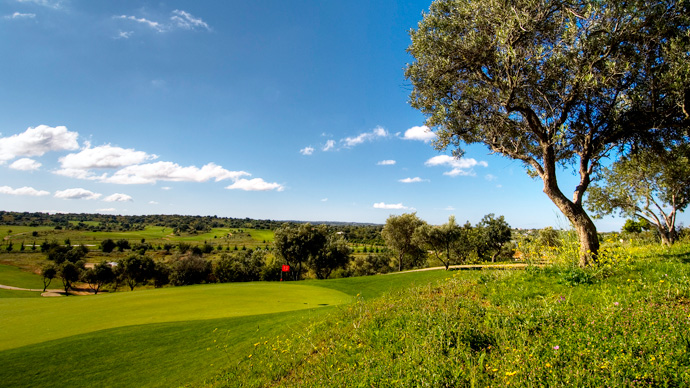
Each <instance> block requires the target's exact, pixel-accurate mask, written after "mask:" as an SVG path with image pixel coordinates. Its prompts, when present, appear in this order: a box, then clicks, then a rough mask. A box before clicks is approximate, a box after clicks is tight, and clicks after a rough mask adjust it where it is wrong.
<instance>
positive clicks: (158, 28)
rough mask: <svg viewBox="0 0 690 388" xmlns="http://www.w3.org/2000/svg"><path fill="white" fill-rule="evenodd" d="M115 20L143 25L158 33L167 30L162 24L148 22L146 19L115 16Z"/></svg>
mask: <svg viewBox="0 0 690 388" xmlns="http://www.w3.org/2000/svg"><path fill="white" fill-rule="evenodd" d="M113 18H115V19H122V20H130V21H133V22H136V23H139V24H143V25H145V26H147V27H150V28H153V29H154V30H156V31H158V32H164V31H165V30H166V27H165V26H163V25H162V24H160V23H158V22H154V21H152V20H148V19H146V18H137V17H135V16H127V15H119V16H113Z"/></svg>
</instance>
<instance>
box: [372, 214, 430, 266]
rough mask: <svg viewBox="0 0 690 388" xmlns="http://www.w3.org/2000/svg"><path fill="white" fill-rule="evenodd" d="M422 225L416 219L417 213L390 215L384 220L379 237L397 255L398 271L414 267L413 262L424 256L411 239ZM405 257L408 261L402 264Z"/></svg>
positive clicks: (416, 243)
mask: <svg viewBox="0 0 690 388" xmlns="http://www.w3.org/2000/svg"><path fill="white" fill-rule="evenodd" d="M423 224H424V221H422V220H421V219H419V217H417V213H405V214H402V215H399V216H395V215H392V216H390V217H388V219H387V220H386V225H384V226H383V230H381V236H382V237H383V239H384V240H385V241H386V245H387V246H388V247H389V248H390V249H391V250H393V251H395V252H396V253H397V259H398V271H402V270H403V268H407V267H412V266H414V264H415V262H416V261H418V260H419V258H420V257H423V256H424V254H425V252H424V250H423V249H422V248H421V247H420V246H419V243H418V241H415V239H414V238H413V236H414V231H415V230H416V229H417V228H418V227H420V226H421V225H423ZM406 256H407V257H408V258H409V259H410V260H408V262H407V263H405V262H404V260H405V257H406Z"/></svg>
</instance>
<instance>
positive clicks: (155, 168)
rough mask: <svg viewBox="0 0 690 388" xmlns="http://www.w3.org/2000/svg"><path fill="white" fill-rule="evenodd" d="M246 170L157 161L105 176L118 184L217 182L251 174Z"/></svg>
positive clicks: (214, 165)
mask: <svg viewBox="0 0 690 388" xmlns="http://www.w3.org/2000/svg"><path fill="white" fill-rule="evenodd" d="M249 175H251V174H249V173H248V172H244V171H228V170H226V169H224V168H223V167H221V166H219V165H217V164H215V163H208V164H206V165H204V166H203V167H201V168H198V167H196V166H189V167H182V166H180V165H179V164H177V163H173V162H156V163H148V164H137V165H134V166H127V167H125V168H123V169H121V170H118V171H117V172H115V173H114V174H113V175H112V176H110V177H107V178H103V179H101V181H103V182H106V183H118V184H125V185H126V184H146V183H156V182H157V181H159V180H161V181H173V182H206V181H208V180H211V179H214V180H215V181H216V182H219V181H222V180H226V179H231V180H237V179H239V178H240V177H243V176H249Z"/></svg>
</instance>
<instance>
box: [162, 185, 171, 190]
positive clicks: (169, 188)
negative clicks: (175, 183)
mask: <svg viewBox="0 0 690 388" xmlns="http://www.w3.org/2000/svg"><path fill="white" fill-rule="evenodd" d="M171 189H172V187H169V186H163V187H161V190H171Z"/></svg>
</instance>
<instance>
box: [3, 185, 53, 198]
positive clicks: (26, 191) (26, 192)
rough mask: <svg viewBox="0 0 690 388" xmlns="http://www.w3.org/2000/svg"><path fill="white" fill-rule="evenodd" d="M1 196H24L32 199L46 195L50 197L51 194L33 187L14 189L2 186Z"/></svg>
mask: <svg viewBox="0 0 690 388" xmlns="http://www.w3.org/2000/svg"><path fill="white" fill-rule="evenodd" d="M0 194H9V195H22V196H31V197H40V196H44V195H50V193H49V192H47V191H45V190H36V189H34V188H33V187H27V186H24V187H20V188H18V189H13V188H11V187H9V186H0Z"/></svg>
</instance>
